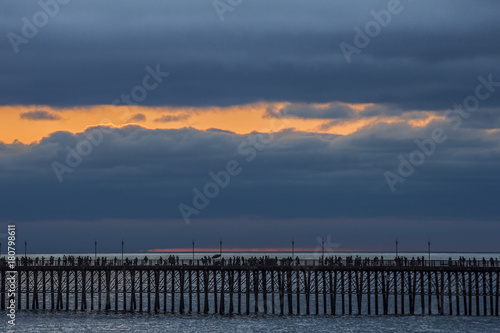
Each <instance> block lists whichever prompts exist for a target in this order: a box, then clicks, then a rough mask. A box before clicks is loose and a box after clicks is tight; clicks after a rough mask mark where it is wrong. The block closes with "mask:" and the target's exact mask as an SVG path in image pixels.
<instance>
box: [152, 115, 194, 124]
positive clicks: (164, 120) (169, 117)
mask: <svg viewBox="0 0 500 333" xmlns="http://www.w3.org/2000/svg"><path fill="white" fill-rule="evenodd" d="M186 119H189V115H188V114H179V115H170V114H166V115H163V116H161V117H159V118H156V119H155V121H156V122H161V123H169V122H172V121H179V120H186Z"/></svg>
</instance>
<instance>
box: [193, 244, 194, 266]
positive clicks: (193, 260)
mask: <svg viewBox="0 0 500 333" xmlns="http://www.w3.org/2000/svg"><path fill="white" fill-rule="evenodd" d="M193 265H194V239H193Z"/></svg>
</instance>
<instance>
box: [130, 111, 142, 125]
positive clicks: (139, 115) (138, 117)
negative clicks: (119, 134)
mask: <svg viewBox="0 0 500 333" xmlns="http://www.w3.org/2000/svg"><path fill="white" fill-rule="evenodd" d="M141 121H146V116H145V115H144V114H142V113H136V114H134V115H133V116H132V117H130V119H129V120H127V122H129V123H130V122H141Z"/></svg>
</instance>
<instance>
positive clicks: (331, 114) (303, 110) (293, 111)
mask: <svg viewBox="0 0 500 333" xmlns="http://www.w3.org/2000/svg"><path fill="white" fill-rule="evenodd" d="M266 116H267V117H269V118H302V119H337V118H353V117H354V116H355V115H354V109H353V108H351V107H350V106H348V105H343V104H337V103H332V104H329V105H328V106H326V107H317V106H312V105H308V104H290V105H286V106H284V107H283V108H281V109H279V110H275V109H273V108H268V109H267V110H266Z"/></svg>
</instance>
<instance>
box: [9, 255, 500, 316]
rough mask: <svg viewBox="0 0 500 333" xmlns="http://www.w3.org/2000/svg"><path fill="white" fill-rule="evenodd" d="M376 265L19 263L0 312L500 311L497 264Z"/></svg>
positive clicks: (172, 260)
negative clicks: (14, 310)
mask: <svg viewBox="0 0 500 333" xmlns="http://www.w3.org/2000/svg"><path fill="white" fill-rule="evenodd" d="M64 258H65V260H64ZM37 259H38V260H37ZM381 259H382V258H380V259H378V260H375V259H368V258H359V257H357V258H356V257H355V258H351V257H342V258H341V257H335V256H334V257H326V258H324V260H323V259H320V260H318V259H297V258H291V257H289V258H281V259H277V258H269V257H261V258H245V259H244V260H243V259H242V258H241V257H240V258H238V257H231V258H216V259H215V260H214V259H213V258H210V260H209V259H208V257H205V258H200V259H195V260H194V261H193V260H192V259H191V260H187V259H184V260H182V259H179V260H178V259H177V257H176V256H175V257H174V256H170V257H167V259H166V260H164V259H161V260H160V259H154V260H150V259H148V258H142V259H139V258H133V259H130V258H126V259H124V260H123V261H122V260H120V259H115V258H113V259H109V258H97V260H95V259H92V258H89V257H73V256H68V257H63V258H48V260H47V258H41V257H40V258H36V257H29V258H18V266H17V267H11V266H6V265H5V264H2V265H0V311H5V310H8V311H12V307H15V308H17V309H18V310H44V309H47V310H48V309H50V310H64V311H67V310H80V311H87V310H90V311H92V310H95V311H111V310H114V311H128V312H135V311H138V312H143V311H148V312H155V313H180V314H182V313H188V312H189V313H194V312H197V313H209V314H228V315H231V314H235V313H238V314H250V313H264V314H281V315H283V314H289V315H293V314H297V315H300V314H316V315H318V314H322V315H338V314H342V315H350V314H357V315H361V314H368V315H371V314H374V315H379V314H380V315H388V314H389V315H390V314H395V315H402V314H409V315H430V314H439V315H444V314H448V315H452V314H456V315H469V316H470V315H476V316H478V315H490V316H498V315H499V308H500V266H499V265H498V264H499V263H498V260H497V259H493V258H492V259H491V260H487V259H484V260H483V259H481V260H477V259H476V260H474V259H471V260H469V259H467V260H464V259H463V258H462V260H431V261H429V260H424V259H423V258H422V257H420V258H419V259H416V260H411V259H410V260H408V259H407V258H397V259H393V260H386V259H384V260H383V261H382V260H381ZM13 304H14V305H13Z"/></svg>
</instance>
